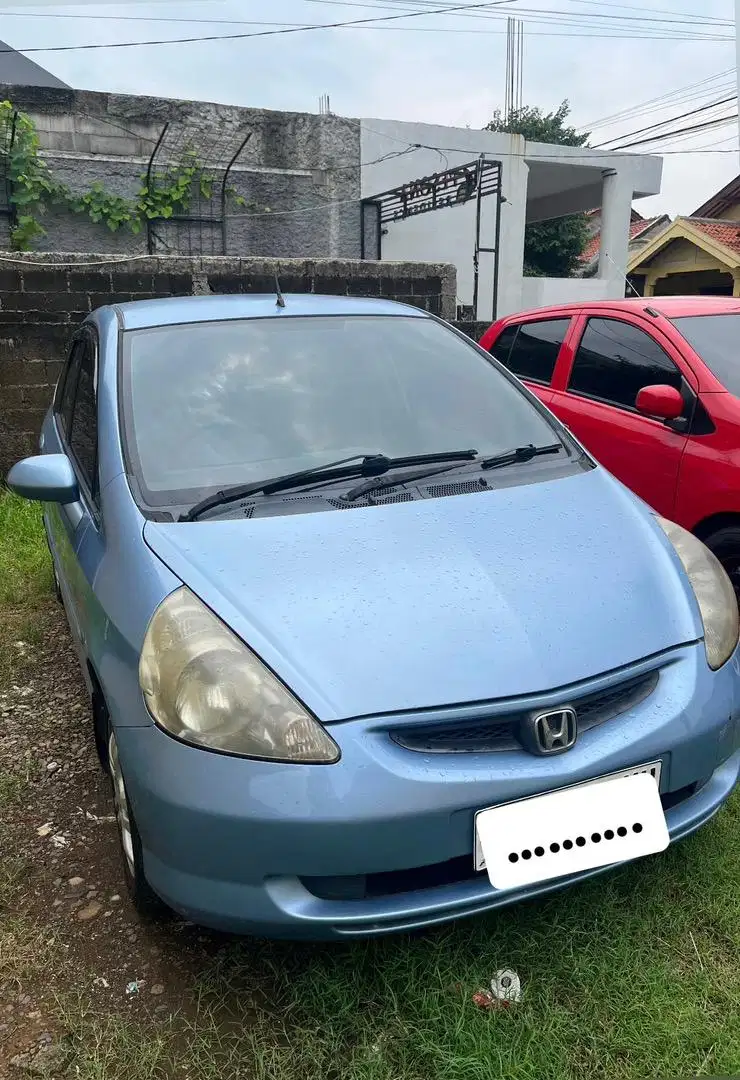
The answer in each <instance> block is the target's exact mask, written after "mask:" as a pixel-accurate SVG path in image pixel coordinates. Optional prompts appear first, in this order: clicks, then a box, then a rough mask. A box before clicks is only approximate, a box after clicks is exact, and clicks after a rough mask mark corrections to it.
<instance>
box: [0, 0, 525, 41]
mask: <svg viewBox="0 0 740 1080" xmlns="http://www.w3.org/2000/svg"><path fill="white" fill-rule="evenodd" d="M507 2H511V0H493V2H491V0H488V2H486V3H476V4H458V5H456V6H455V7H454V8H452V9H450V8H437V9H435V10H432V9H429V10H425V11H410V12H403V13H402V14H399V15H377V16H373V17H372V18H367V19H350V20H345V21H340V22H333V23H311V24H308V25H299V26H290V27H284V28H283V29H280V30H257V31H254V32H250V33H245V34H204V35H200V36H197V37H185V38H164V39H159V40H152V41H116V42H105V43H95V44H90V45H45V46H36V47H34V48H29V49H10V48H8V49H0V54H2V53H14V52H22V53H40V52H73V51H81V50H87V49H131V48H136V47H139V46H142V45H185V44H190V43H191V42H196V41H239V40H244V39H245V38H258V37H274V36H276V35H278V34H299V33H301V32H303V31H306V30H338V29H341V28H343V27H346V26H364V25H367V24H371V23H379V22H393V21H394V20H395V19H417V18H420V17H422V16H427V15H440V14H445V12H447V11H450V10H452V11H468V10H472V9H476V8H478V9H479V8H492V7H498V6H499V5H501V4H504V3H507Z"/></svg>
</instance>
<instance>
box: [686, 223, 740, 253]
mask: <svg viewBox="0 0 740 1080" xmlns="http://www.w3.org/2000/svg"><path fill="white" fill-rule="evenodd" d="M690 221H691V223H692V225H694V226H695V227H696V228H697V229H700V230H701V232H703V233H706V234H707V236H711V238H712V240H716V241H717V243H719V244H722V245H723V246H724V247H726V248H729V249H730V251H736V252H740V221H718V220H716V219H715V218H697V217H693V216H692V217H691V218H690Z"/></svg>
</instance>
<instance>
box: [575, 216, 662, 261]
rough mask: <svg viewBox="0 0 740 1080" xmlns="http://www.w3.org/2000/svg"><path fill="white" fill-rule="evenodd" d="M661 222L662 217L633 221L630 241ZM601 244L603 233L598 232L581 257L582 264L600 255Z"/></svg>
mask: <svg viewBox="0 0 740 1080" xmlns="http://www.w3.org/2000/svg"><path fill="white" fill-rule="evenodd" d="M659 220H660V215H658V216H657V217H651V218H642V219H641V220H640V221H633V222H632V224H631V225H630V240H635V239H636V238H637V237H638V236H640V235H641V233H644V232H645V231H646V230H647V229H649V228H650V226H651V225H654V224H655V222H656V221H659ZM600 244H601V233H600V232H597V233H594V235H593V236H592V237H591V239H590V240H589V242H588V243H587V244H586V248H585V250H584V252H583V254H582V255H581V262H584V263H590V262H591V260H592V259H595V258H596V256H597V255H598V254H599V245H600Z"/></svg>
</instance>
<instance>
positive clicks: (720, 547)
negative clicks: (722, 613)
mask: <svg viewBox="0 0 740 1080" xmlns="http://www.w3.org/2000/svg"><path fill="white" fill-rule="evenodd" d="M704 543H705V544H706V545H707V547H708V548H709V550H710V551H711V552H712V553H713V554H714V555H716V556H717V558H718V559H719V561H720V562H721V563H722V565H723V567H724V568H725V571H726V573H727V576H728V577H729V579H730V581H731V582H732V587H733V589H734V590H735V596H736V597H737V598H738V603H740V525H727V526H726V527H725V528H724V529H718V530H717V532H715V533H712V535H711V536H708V537H707V539H706V540H705V541H704Z"/></svg>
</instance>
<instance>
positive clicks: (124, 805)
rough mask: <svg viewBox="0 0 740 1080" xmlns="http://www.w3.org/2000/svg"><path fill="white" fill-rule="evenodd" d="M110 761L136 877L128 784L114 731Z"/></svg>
mask: <svg viewBox="0 0 740 1080" xmlns="http://www.w3.org/2000/svg"><path fill="white" fill-rule="evenodd" d="M108 761H109V763H110V774H111V779H112V780H113V801H114V803H115V807H116V821H117V822H118V831H119V833H120V835H121V847H122V848H123V854H124V856H125V858H126V863H127V865H128V869H129V873H130V874H131V876H132V877H134V876H135V874H136V864H135V862H134V839H133V836H132V835H131V818H130V816H129V809H128V799H127V798H126V785H125V783H124V782H123V773H122V772H121V763H120V761H119V760H118V744H117V743H116V737H115V735H114V734H113V732H111V734H110V738H109V739H108Z"/></svg>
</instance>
